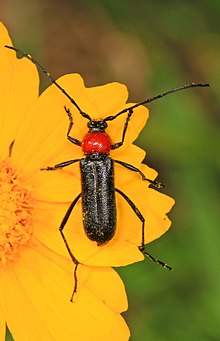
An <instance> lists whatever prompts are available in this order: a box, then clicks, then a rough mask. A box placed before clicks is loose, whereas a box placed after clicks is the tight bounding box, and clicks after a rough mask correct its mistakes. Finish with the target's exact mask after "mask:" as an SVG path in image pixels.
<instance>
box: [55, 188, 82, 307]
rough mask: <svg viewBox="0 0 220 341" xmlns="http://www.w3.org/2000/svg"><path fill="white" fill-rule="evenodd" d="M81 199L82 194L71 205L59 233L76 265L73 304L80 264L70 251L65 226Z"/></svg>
mask: <svg viewBox="0 0 220 341" xmlns="http://www.w3.org/2000/svg"><path fill="white" fill-rule="evenodd" d="M80 197H81V193H80V194H78V195H77V197H76V198H75V199H74V200H73V202H72V203H71V205H70V207H69V208H68V210H67V212H66V214H65V216H64V218H63V220H62V222H61V224H60V227H59V231H60V233H61V236H62V238H63V241H64V244H65V246H66V248H67V251H68V253H69V255H70V257H71V259H72V261H73V263H74V264H75V269H74V282H75V283H74V288H73V293H72V296H71V299H70V301H71V302H72V301H73V297H74V295H75V293H76V291H77V284H78V280H77V274H76V272H77V268H78V265H79V264H80V262H79V261H78V259H77V258H76V257H75V256H74V255H73V253H72V251H71V249H70V246H69V244H68V242H67V239H66V237H65V235H64V232H63V229H64V227H65V225H66V223H67V221H68V219H69V217H70V214H71V212H72V210H73V209H74V207H75V205H76V203H77V201H78V200H79V198H80Z"/></svg>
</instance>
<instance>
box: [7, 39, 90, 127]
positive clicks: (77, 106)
mask: <svg viewBox="0 0 220 341" xmlns="http://www.w3.org/2000/svg"><path fill="white" fill-rule="evenodd" d="M5 47H7V48H8V49H11V50H14V51H15V52H17V53H19V54H21V55H22V56H23V57H25V58H27V59H28V60H30V61H31V62H32V63H33V64H35V65H36V66H37V67H38V69H39V70H40V71H41V72H42V73H43V74H44V75H45V76H46V77H47V78H49V79H50V80H51V82H52V83H53V84H55V85H56V86H57V87H58V89H60V90H61V91H62V93H63V94H64V95H65V96H66V97H67V98H69V100H70V102H71V103H72V104H73V105H74V106H75V107H76V108H77V109H78V111H79V113H80V114H81V115H82V116H83V117H84V118H87V119H88V120H89V121H91V120H92V119H91V117H90V116H89V115H88V114H86V113H85V112H83V111H82V110H81V109H80V107H79V105H78V104H77V103H76V101H74V99H73V98H72V97H71V96H70V95H69V94H68V93H67V92H66V91H65V90H64V89H63V88H62V87H61V86H60V85H59V84H58V83H57V82H56V81H55V79H54V78H53V77H52V76H51V74H50V73H49V72H47V71H46V70H45V69H44V68H43V67H42V66H41V65H40V64H39V63H38V62H37V61H36V60H34V59H33V58H32V57H31V56H29V55H28V54H27V53H25V52H23V51H21V50H19V49H17V48H15V47H13V46H8V45H5Z"/></svg>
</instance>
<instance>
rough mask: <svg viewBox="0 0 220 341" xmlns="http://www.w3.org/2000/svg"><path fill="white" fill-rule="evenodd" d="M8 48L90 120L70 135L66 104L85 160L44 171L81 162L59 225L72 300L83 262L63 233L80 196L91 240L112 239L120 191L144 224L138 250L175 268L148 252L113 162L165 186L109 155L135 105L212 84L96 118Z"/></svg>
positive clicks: (127, 122)
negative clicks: (119, 125)
mask: <svg viewBox="0 0 220 341" xmlns="http://www.w3.org/2000/svg"><path fill="white" fill-rule="evenodd" d="M5 47H7V48H9V49H12V50H14V51H16V52H18V53H19V54H21V55H22V56H23V57H26V58H27V59H29V60H30V61H31V62H32V63H34V64H35V65H37V67H38V68H39V69H40V71H41V72H42V73H44V74H45V75H46V76H47V77H48V78H49V79H50V80H51V82H52V83H53V84H55V85H56V86H57V87H58V88H59V90H60V91H62V92H63V94H64V95H65V96H66V97H67V98H68V99H69V100H70V102H71V103H72V104H73V105H74V106H75V107H76V108H77V109H78V111H79V113H80V114H81V115H82V116H83V117H84V118H85V119H87V120H88V123H87V127H88V133H87V134H86V135H85V137H84V139H83V141H79V140H78V139H76V138H74V137H71V136H70V132H71V129H72V126H73V118H72V115H71V112H70V110H69V109H68V108H66V107H64V108H65V111H66V113H67V115H68V117H69V127H68V130H67V139H68V140H69V141H70V142H72V143H73V144H75V145H77V146H79V147H81V148H82V150H83V152H84V155H85V157H84V158H82V159H75V160H69V161H65V162H61V163H59V164H56V165H55V166H52V167H46V168H42V170H47V171H49V170H56V169H58V168H63V167H66V166H69V165H71V164H74V163H79V164H80V172H81V185H82V191H81V193H79V194H78V195H77V197H76V198H75V199H74V200H73V202H72V203H71V205H70V206H69V208H68V210H67V212H66V214H65V216H64V218H63V220H62V222H61V224H60V227H59V231H60V233H61V236H62V238H63V241H64V243H65V245H66V248H67V250H68V252H69V255H70V257H71V259H72V261H73V262H74V264H75V269H74V282H75V283H74V289H73V293H72V296H71V301H72V300H73V297H74V294H75V293H76V292H77V285H78V280H77V268H78V265H79V264H80V262H79V261H78V259H77V258H76V257H75V256H74V255H73V253H72V251H71V248H70V246H69V244H68V242H67V239H66V237H65V235H64V231H63V230H64V227H65V225H66V223H67V221H68V219H69V217H70V214H71V212H72V211H73V209H74V207H75V205H76V203H77V202H78V200H79V199H80V198H81V200H82V216H83V218H82V219H83V227H84V230H85V233H86V235H87V237H88V238H89V239H90V240H92V241H95V242H96V243H97V245H98V246H101V245H104V244H106V243H107V242H108V241H110V240H111V239H112V238H113V237H114V234H115V230H116V213H117V212H116V211H117V210H116V202H115V193H116V192H117V193H118V194H119V195H121V196H122V197H123V198H124V199H125V200H126V202H127V203H128V205H129V206H130V207H131V209H132V210H133V212H134V213H135V214H136V216H137V217H138V218H139V220H140V221H141V224H142V233H141V243H140V244H141V245H140V246H139V250H140V251H141V252H142V253H143V254H144V255H146V256H147V257H149V258H150V259H151V260H153V261H154V262H156V263H158V264H159V265H161V266H162V267H165V268H167V269H168V270H172V268H171V267H170V266H168V265H167V264H166V263H164V262H162V261H160V260H158V259H156V258H154V257H153V256H152V255H150V254H149V253H148V252H146V251H145V237H144V235H145V218H144V216H143V215H142V214H141V212H140V211H139V209H138V208H137V206H136V205H135V203H133V202H132V201H131V199H129V198H128V196H127V195H126V194H125V193H123V192H122V191H121V190H120V189H118V188H115V182H114V164H115V163H117V164H119V165H121V166H123V167H125V168H127V169H129V170H130V171H134V172H137V173H138V174H139V176H141V178H142V180H144V181H147V182H149V183H150V184H151V185H153V186H154V187H156V188H162V187H163V185H162V184H161V183H159V182H157V181H154V180H150V179H147V178H146V177H145V175H144V174H143V173H142V172H141V170H140V169H138V168H136V167H134V166H133V165H131V164H128V163H125V162H123V161H120V160H113V159H112V158H111V156H110V151H111V150H114V149H117V148H120V147H121V146H122V145H123V143H124V139H125V136H126V132H127V128H128V124H129V121H130V118H131V116H132V115H133V113H134V112H135V108H137V107H139V106H140V105H144V104H147V103H150V102H152V101H154V100H156V99H159V98H161V97H164V96H166V95H169V94H171V93H174V92H177V91H180V90H184V89H188V88H193V87H206V86H209V84H201V83H191V84H187V85H184V86H181V87H178V88H174V89H171V90H168V91H166V92H164V93H162V94H160V95H157V96H154V97H151V98H149V99H147V100H145V101H142V102H139V103H137V104H135V105H132V106H130V107H129V108H125V109H123V110H122V111H120V112H118V113H117V114H115V115H112V116H108V117H105V118H104V119H102V120H93V119H92V118H91V117H90V115H89V114H87V113H85V112H83V111H82V110H81V108H80V107H79V105H78V104H77V103H76V101H75V100H74V99H73V98H72V97H71V96H70V95H69V94H68V93H67V92H66V91H65V89H63V88H62V87H61V86H60V85H59V84H58V83H57V82H56V81H55V79H54V78H53V77H52V76H51V75H50V74H49V73H48V72H47V71H46V70H45V69H44V68H43V67H42V66H41V65H40V64H39V63H38V62H36V61H35V60H34V59H33V58H32V57H30V56H29V55H28V54H26V53H24V52H23V51H21V50H19V49H17V48H14V47H12V46H5ZM124 113H126V114H127V118H126V120H125V124H124V127H123V131H122V137H121V141H119V142H117V143H115V144H111V140H110V137H109V136H108V135H107V134H106V132H105V130H106V128H107V126H108V124H107V122H108V121H113V120H115V119H116V118H117V117H118V116H120V115H122V114H124Z"/></svg>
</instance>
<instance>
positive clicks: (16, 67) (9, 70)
mask: <svg viewBox="0 0 220 341" xmlns="http://www.w3.org/2000/svg"><path fill="white" fill-rule="evenodd" d="M5 45H10V46H12V43H11V39H10V38H9V35H8V32H7V30H6V28H5V27H4V25H3V24H2V23H0V54H1V60H0V74H1V82H0V94H1V109H0V119H1V134H0V148H1V149H0V153H1V156H2V157H7V156H8V154H9V145H10V144H11V142H12V141H13V140H14V139H15V138H16V135H17V131H18V129H19V126H20V125H21V122H22V121H23V119H24V117H25V116H26V115H27V113H28V110H29V108H30V107H31V106H32V104H33V103H34V102H35V101H36V99H37V96H38V87H39V77H38V73H37V70H36V67H35V65H33V64H31V63H30V62H29V61H28V60H26V59H17V58H16V54H15V52H14V51H11V50H9V49H7V48H5Z"/></svg>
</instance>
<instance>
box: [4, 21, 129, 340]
mask: <svg viewBox="0 0 220 341" xmlns="http://www.w3.org/2000/svg"><path fill="white" fill-rule="evenodd" d="M4 45H11V41H10V38H9V36H8V33H7V31H6V29H5V27H4V26H3V25H2V24H0V73H1V82H0V87H1V89H0V94H1V108H0V122H1V126H0V197H1V206H0V340H4V338H5V325H6V324H7V325H8V328H9V329H10V331H11V333H12V334H13V337H14V339H15V341H19V340H21V341H25V340H28V341H29V340H39V339H41V340H42V339H43V340H53V341H54V340H62V339H64V340H84V339H86V340H103V339H104V340H128V338H129V330H128V327H127V325H126V324H125V322H124V320H123V318H122V317H121V315H120V313H121V312H122V311H124V310H126V309H127V299H126V294H125V290H124V285H123V283H122V281H121V279H120V277H119V276H118V275H117V274H116V272H115V271H114V270H113V269H111V268H110V267H104V266H103V267H102V266H100V267H98V266H94V267H89V266H86V265H84V266H79V269H78V277H79V281H80V285H79V289H78V294H77V297H76V300H75V302H74V303H70V302H69V298H70V296H71V292H72V289H73V278H72V277H73V276H72V268H73V264H72V261H71V260H69V256H68V255H67V254H66V250H65V246H64V245H63V242H62V240H61V238H60V237H58V238H56V237H54V235H55V236H56V235H57V236H59V231H58V227H59V223H60V220H61V219H62V217H63V215H64V213H65V211H66V209H67V207H68V204H69V203H68V202H66V201H69V200H70V198H71V197H72V195H73V196H74V191H73V192H72V191H71V187H72V186H73V188H74V187H77V185H76V186H75V184H76V183H77V180H76V178H74V176H70V175H68V174H67V175H66V176H65V174H62V173H61V172H51V173H49V172H41V171H40V168H41V167H42V166H44V165H45V164H47V163H48V162H50V161H51V162H55V161H56V160H58V158H59V156H62V157H63V156H64V157H65V154H67V155H68V156H69V152H70V149H71V148H69V146H68V147H67V151H65V148H66V141H65V138H63V135H64V137H65V133H64V132H65V131H66V116H65V115H62V113H63V103H62V97H60V99H59V101H60V105H59V109H58V108H54V106H55V105H56V103H57V100H55V101H54V97H53V96H54V95H55V97H56V92H54V89H53V88H54V87H51V89H48V91H46V92H45V94H43V95H42V96H41V97H40V98H39V99H38V85H39V79H38V74H37V71H36V68H35V66H34V65H33V64H31V63H30V62H29V61H27V60H25V59H20V60H18V59H17V58H16V56H15V54H14V53H13V52H12V51H9V50H7V49H6V48H5V47H4ZM50 94H51V95H52V94H53V95H52V97H51V95H50ZM57 97H58V98H59V95H58V96H57ZM71 147H72V146H71ZM66 177H67V178H66ZM70 179H71V182H70ZM68 187H69V189H68V190H69V192H70V193H69V194H68V193H67V188H68ZM74 190H75V188H74ZM44 231H45V235H44ZM50 234H51V238H52V243H51V245H52V246H53V244H54V241H55V239H56V242H57V245H56V248H52V247H51V248H48V247H47V244H45V243H44V240H46V239H47V238H50ZM56 249H57V250H58V251H59V253H60V254H64V253H65V255H67V257H63V256H62V255H60V254H58V253H57V252H56Z"/></svg>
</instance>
